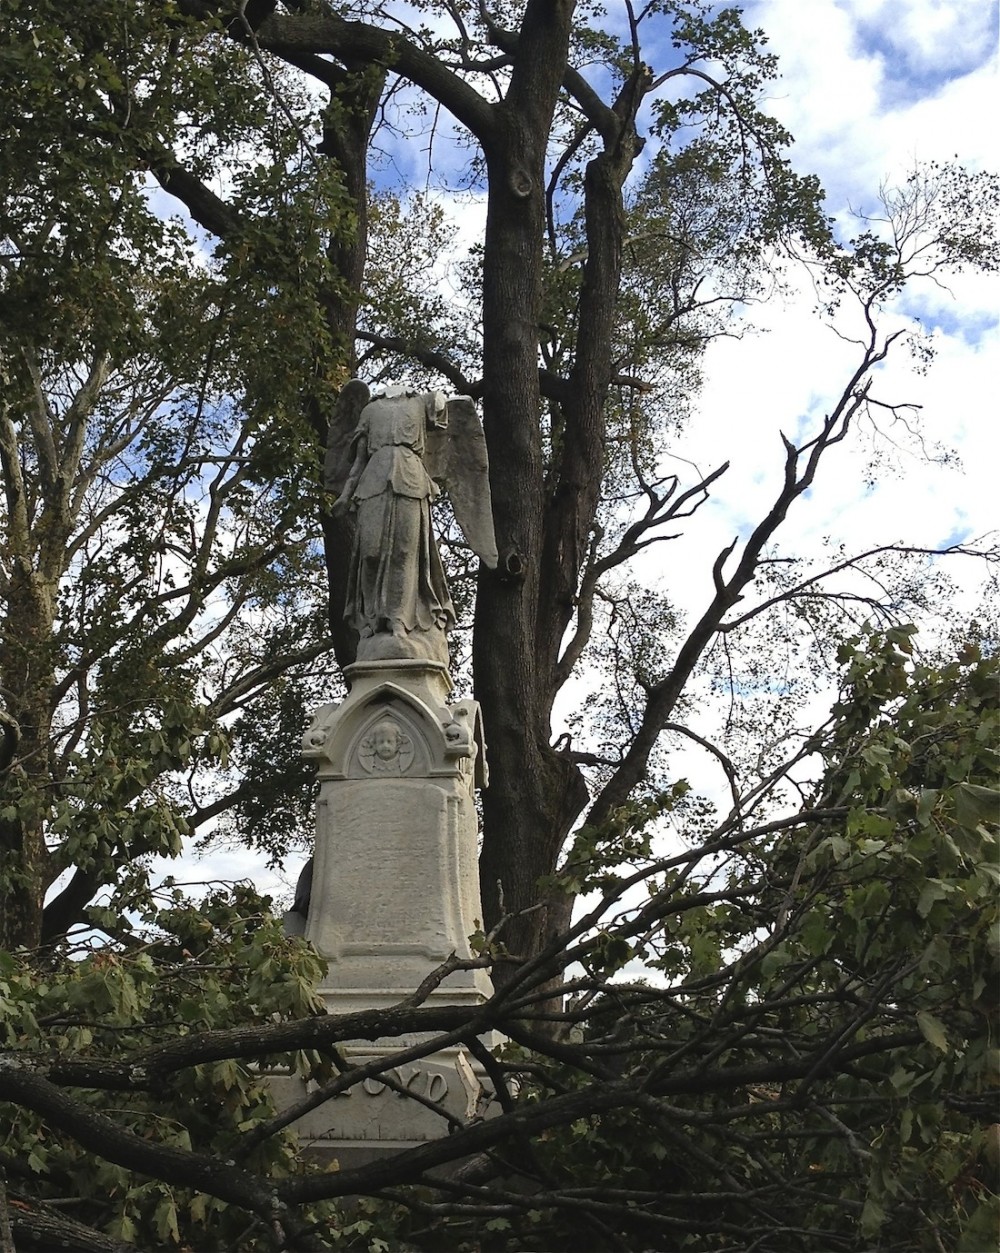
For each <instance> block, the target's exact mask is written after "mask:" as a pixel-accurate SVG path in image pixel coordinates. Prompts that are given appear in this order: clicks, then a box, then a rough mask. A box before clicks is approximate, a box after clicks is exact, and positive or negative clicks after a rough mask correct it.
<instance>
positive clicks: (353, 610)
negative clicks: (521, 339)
mask: <svg viewBox="0 0 1000 1253" xmlns="http://www.w3.org/2000/svg"><path fill="white" fill-rule="evenodd" d="M439 412H441V420H442V421H444V420H445V419H444V417H443V404H442V403H441V399H440V398H439V396H438V394H436V393H429V394H424V395H419V396H412V395H410V396H405V395H404V396H393V397H379V398H378V399H376V400H373V401H371V402H369V403H368V404H367V405H366V406H365V407H364V409H363V410H362V412H361V418H360V421H359V423H358V427H357V430H356V431H355V433H354V437H353V440H352V444H353V445H354V447H355V449H357V448H358V446H359V444H360V443H361V442H362V441H363V442H364V446H365V449H366V455H367V462H366V464H365V466H364V469H363V470H362V472H361V477H360V478H359V479H358V482H357V485H356V486H355V488H354V491H353V493H352V495H353V499H354V502H355V507H356V509H357V531H356V534H355V541H354V549H353V552H352V554H351V565H350V572H349V575H348V588H347V600H346V604H345V608H344V616H345V618H346V619H347V620H348V622H350V623H351V625H352V626H353V627H354V628H355V630H357V632H358V634H359V635H360V636H361V638H362V639H365V638H369V637H371V636H373V635H377V634H380V633H384V632H388V633H390V634H392V635H396V636H400V635H408V634H410V633H411V632H414V631H430V630H432V629H434V628H437V629H438V630H441V631H444V630H448V629H449V628H450V627H451V626H453V625H454V622H455V611H454V608H453V607H452V603H451V596H450V595H449V592H448V584H447V582H446V581H445V575H444V568H443V567H442V565H441V556H440V553H439V552H438V548H437V544H436V543H435V541H434V536H433V534H432V531H431V515H430V502H431V501H432V500H433V499H434V498H435V497H436V496H437V494H438V489H437V487H436V485H435V483H434V481H433V480H432V479H431V477H430V475H429V474H428V473H427V470H426V468H425V467H424V462H423V454H424V447H425V431H426V427H427V423H428V420H430V421H432V422H433V421H434V420H435V417H436V416H437V414H438V413H439Z"/></svg>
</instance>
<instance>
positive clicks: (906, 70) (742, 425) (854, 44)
mask: <svg viewBox="0 0 1000 1253" xmlns="http://www.w3.org/2000/svg"><path fill="white" fill-rule="evenodd" d="M746 21H747V23H748V24H750V25H753V26H760V27H762V28H763V29H764V30H765V31H766V32H767V34H768V37H769V42H770V46H771V48H772V49H773V50H774V51H775V52H776V53H777V54H778V57H779V61H780V65H781V69H782V78H781V80H780V82H778V83H777V84H775V85H774V87H773V89H772V90H771V92H770V107H771V110H772V111H773V113H774V114H775V115H776V116H777V117H778V118H779V120H780V121H782V122H783V123H784V124H785V126H786V127H787V128H788V129H789V130H790V131H791V133H792V134H793V135H794V137H795V140H796V145H795V152H794V159H795V163H796V166H797V168H799V169H800V170H802V171H813V172H815V173H816V174H818V175H819V177H820V180H821V182H822V184H823V186H824V188H825V189H826V192H827V195H828V207H829V210H830V212H831V213H833V214H835V215H836V216H837V217H838V219H839V220H840V221H842V222H843V221H844V220H845V219H846V216H847V213H848V210H849V208H854V209H857V210H860V211H866V210H873V209H876V208H877V194H878V189H879V187H880V186H881V185H882V184H885V183H889V184H892V183H894V182H899V181H900V180H902V179H903V178H905V176H906V174H907V172H908V171H909V170H911V169H912V168H913V167H914V165H915V164H916V163H919V162H927V161H950V160H954V159H955V158H957V159H958V160H959V161H960V162H962V163H963V164H964V165H966V166H967V167H968V168H970V169H972V170H983V169H992V170H998V169H1000V146H998V142H997V128H996V125H995V121H994V119H995V117H996V110H997V105H998V103H1000V101H998V97H997V82H996V47H997V6H996V5H994V4H993V3H991V0H882V2H881V3H879V2H878V0H805V2H803V0H757V2H755V3H750V4H748V5H747V6H746ZM998 309H1000V301H998V287H997V280H996V278H994V277H991V278H979V277H975V278H974V277H968V276H965V277H961V278H959V279H957V280H955V281H953V282H952V283H951V284H950V290H944V289H941V288H937V287H935V286H934V285H932V284H929V283H927V284H924V285H923V286H922V287H917V288H916V289H914V290H913V291H912V292H911V293H909V294H908V295H907V297H906V300H905V302H904V304H903V307H901V308H900V309H899V310H897V312H898V314H900V315H903V314H905V313H907V312H918V313H919V314H920V315H921V316H922V318H923V323H924V326H925V327H927V328H931V329H933V338H934V347H935V357H936V359H935V363H934V365H933V366H932V368H931V370H930V371H929V373H928V374H927V375H926V376H925V377H921V376H919V375H917V374H916V373H915V372H914V371H913V369H912V368H911V367H912V360H911V358H910V357H909V355H908V354H907V353H906V351H905V350H904V351H901V352H899V353H897V354H896V356H895V358H894V359H893V360H891V361H890V362H889V363H888V364H887V367H886V369H885V370H884V371H883V372H882V374H883V376H884V377H882V378H880V379H879V382H878V390H877V392H876V394H878V395H880V396H881V398H883V399H885V400H887V401H893V402H898V401H912V402H914V403H915V404H919V405H921V406H922V409H921V418H922V421H923V427H924V432H925V434H926V436H927V438H928V439H929V440H930V441H937V442H938V443H940V444H942V445H944V446H947V447H954V448H956V449H957V450H958V452H959V454H960V456H961V460H962V467H961V468H959V466H958V465H957V464H956V465H955V466H953V467H952V468H950V469H942V468H941V467H940V466H937V465H928V464H927V463H926V462H924V461H922V460H921V459H920V458H919V457H915V456H913V455H911V454H908V453H907V452H906V450H905V449H901V450H900V453H899V456H898V458H896V462H895V465H893V464H892V463H890V464H889V465H887V466H886V467H885V468H884V472H883V475H882V476H881V478H880V481H879V482H878V483H877V484H876V486H875V487H873V488H867V487H866V486H865V479H866V477H867V476H866V474H865V469H866V463H867V459H868V450H867V449H866V448H864V447H857V448H855V449H846V448H845V449H841V450H837V454H836V457H837V463H836V465H835V466H828V467H827V473H826V478H825V479H824V481H823V482H822V483H821V484H820V485H819V487H818V488H817V490H816V491H815V492H814V493H813V495H812V498H811V499H810V501H808V502H806V507H805V508H804V509H803V510H802V514H801V517H799V518H797V519H796V522H797V526H798V528H801V530H802V531H803V532H804V533H806V534H810V533H811V534H815V535H822V534H829V533H831V530H832V531H833V532H835V533H837V534H838V535H840V536H841V537H842V538H844V539H845V540H846V541H848V542H849V543H851V542H856V543H859V544H862V545H866V544H867V542H868V540H869V539H870V538H872V536H877V537H878V538H885V539H889V540H891V539H896V538H905V539H906V540H908V541H912V542H919V543H922V544H929V545H930V544H940V543H943V542H945V541H946V540H952V541H953V540H954V539H956V538H959V537H960V538H963V539H965V538H968V537H971V536H974V535H978V534H982V533H983V532H985V531H987V530H989V529H991V528H993V527H995V526H997V525H998V524H1000V510H998V507H997V503H996V491H995V487H994V485H993V480H994V476H995V468H996V465H997V462H998V458H997V454H998V452H1000V434H998V432H1000V422H997V420H996V414H995V409H996V402H995V399H994V395H995V392H996V378H997V374H998V365H1000V359H998V347H1000V344H998V320H997V314H998ZM756 320H757V321H758V323H759V324H760V325H761V326H762V327H763V328H764V333H762V334H760V335H756V336H754V337H752V338H750V339H747V340H744V341H742V342H740V343H732V342H728V343H722V344H719V345H717V346H716V347H715V348H714V349H713V350H712V352H711V354H710V356H709V360H708V363H707V369H706V377H707V386H706V388H705V392H704V395H703V397H702V403H701V413H702V415H703V417H704V418H705V419H706V420H705V421H704V422H702V423H700V424H699V427H700V429H701V430H702V431H703V432H704V431H713V430H714V431H715V432H717V431H718V430H719V429H720V427H721V428H723V429H725V431H726V435H727V439H726V444H727V455H731V456H732V459H733V461H734V470H735V471H737V472H738V473H740V474H741V475H742V476H743V477H744V480H745V482H746V489H745V490H744V489H741V490H739V491H733V490H732V489H731V488H727V490H726V493H725V494H726V496H727V497H728V498H730V499H731V500H732V501H733V502H736V501H738V502H739V504H738V506H737V505H735V504H734V505H733V506H732V511H733V514H732V521H734V522H740V521H741V518H740V514H741V511H742V510H748V511H752V509H753V502H754V498H755V496H757V495H758V493H757V492H756V491H755V488H757V489H759V492H760V496H761V498H763V496H766V493H767V490H768V487H769V485H770V483H771V482H772V481H773V475H774V473H776V472H777V468H778V465H777V458H778V455H779V450H778V449H777V446H776V443H775V441H776V438H777V436H776V430H775V428H776V427H777V426H780V427H782V428H783V429H785V430H786V431H788V432H791V431H793V430H795V429H796V428H797V427H798V426H799V424H800V423H801V422H802V421H803V419H807V418H808V415H809V414H812V413H822V412H823V411H825V409H826V408H827V407H828V406H829V404H830V403H832V401H833V399H834V398H835V397H836V395H837V394H838V393H839V391H840V388H841V387H842V385H843V381H844V377H845V376H844V369H845V366H846V365H847V364H848V363H849V362H850V361H851V360H852V359H853V358H852V354H851V352H850V351H849V350H848V349H847V348H846V346H845V345H844V344H843V343H841V342H840V341H839V340H838V339H837V337H836V336H835V335H834V334H833V333H832V332H831V331H830V330H829V329H827V328H826V327H824V326H823V325H822V324H821V323H820V322H819V321H818V320H817V319H816V318H814V317H812V316H811V306H810V302H809V298H808V293H806V295H805V297H804V301H802V302H794V301H793V302H788V303H780V302H776V303H775V304H774V305H773V306H771V307H769V308H767V309H766V310H765V311H764V312H763V316H762V317H759V316H758V317H757V319H756ZM712 443H714V444H715V445H716V447H717V446H718V445H717V440H716V439H715V438H714V437H713V439H712V442H711V443H708V444H706V445H705V446H704V448H702V447H699V444H698V440H697V438H693V439H692V451H693V452H696V453H697V454H698V455H699V456H706V455H708V453H709V452H710V451H711V446H712ZM769 467H771V468H770V469H769ZM831 471H832V472H831ZM734 533H735V532H734Z"/></svg>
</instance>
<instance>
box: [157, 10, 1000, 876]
mask: <svg viewBox="0 0 1000 1253" xmlns="http://www.w3.org/2000/svg"><path fill="white" fill-rule="evenodd" d="M615 3H616V0H608V7H609V9H613V8H614V7H615ZM744 7H745V14H746V17H745V20H746V23H747V24H748V25H750V26H753V27H756V26H759V27H762V28H763V29H764V30H765V31H766V32H767V34H768V37H769V43H770V47H771V49H772V50H773V51H775V52H776V53H777V54H778V56H779V59H780V65H781V69H782V77H781V79H780V80H779V81H778V82H777V83H775V84H773V85H772V87H771V89H770V92H769V96H770V108H771V110H772V111H773V113H774V114H775V115H776V116H777V117H778V118H779V119H780V120H781V121H782V122H783V123H784V124H785V126H786V127H787V128H788V129H789V130H790V131H791V133H792V134H793V135H794V137H795V140H796V147H795V153H794V159H795V164H796V167H797V168H798V169H799V170H800V171H801V172H814V173H816V174H817V175H818V176H819V177H820V180H821V182H822V184H823V186H824V187H825V189H826V191H827V193H828V197H829V202H828V207H829V211H830V212H831V213H833V214H835V215H837V217H838V219H840V220H841V221H843V220H845V216H846V214H847V212H848V210H849V209H850V208H854V209H859V210H861V211H864V210H869V209H874V208H875V207H876V197H877V193H878V189H879V187H880V185H882V184H883V183H886V182H889V183H891V182H892V181H893V180H899V179H901V178H903V177H905V175H906V173H907V172H908V171H909V170H910V169H911V168H912V167H913V166H914V164H915V163H916V162H924V161H930V160H937V161H948V160H953V159H955V158H957V159H958V160H959V161H961V162H962V163H963V164H965V165H966V166H968V167H969V168H970V169H973V170H982V169H992V170H998V169H1000V145H998V141H997V126H996V122H995V118H996V116H997V106H998V104H1000V99H998V93H997V82H996V67H997V5H995V4H994V3H992V0H752V2H750V3H747V4H746V5H745V6H744ZM654 68H655V67H654ZM402 163H403V162H402V158H401V160H400V163H399V164H397V165H396V167H395V168H396V170H397V172H398V171H399V169H400V165H401V164H402ZM468 220H469V218H468V217H467V218H466V221H468ZM907 299H908V302H909V303H908V304H907V306H905V307H903V308H901V309H899V310H897V311H896V312H897V315H898V316H900V317H902V316H904V315H905V314H906V313H907V312H914V311H916V312H919V313H920V314H921V315H922V317H923V318H924V323H925V326H927V327H929V328H931V329H932V330H933V335H934V346H935V362H934V364H933V366H932V367H931V370H930V372H929V373H928V374H927V375H926V376H921V375H918V374H917V373H915V372H914V371H913V369H912V363H911V360H910V358H909V357H908V355H907V354H906V353H905V351H904V352H900V353H899V354H898V355H897V357H896V359H895V360H893V361H892V362H891V363H890V364H889V365H888V366H887V367H886V369H885V370H883V371H882V374H881V377H880V379H879V384H878V394H879V395H881V396H882V397H884V398H885V399H886V400H888V401H892V402H899V401H908V402H913V403H914V404H918V405H920V406H921V410H920V414H921V420H922V423H923V428H924V432H925V434H926V436H927V438H928V439H929V440H930V441H932V442H937V443H939V444H941V445H942V446H945V447H948V448H954V449H955V450H956V451H957V452H958V454H959V457H960V459H961V460H960V462H955V463H953V464H952V465H950V466H947V467H942V466H939V465H933V464H930V463H928V462H927V461H926V460H924V459H923V458H921V457H920V456H918V455H916V454H915V452H914V451H913V450H912V449H910V448H907V447H905V446H904V447H901V448H900V449H899V451H898V452H897V453H895V454H894V455H893V456H891V457H890V458H889V459H888V461H887V462H886V463H885V464H883V465H882V467H881V468H880V470H879V472H878V475H877V477H876V481H875V482H874V484H872V483H871V481H870V478H871V476H870V474H869V462H870V454H871V449H870V447H869V446H868V445H867V444H866V443H865V441H859V442H858V443H857V444H856V445H855V446H853V447H843V446H842V447H841V448H839V449H837V450H835V452H834V453H833V455H832V457H831V461H830V464H829V465H828V466H827V467H826V471H825V475H824V477H823V478H822V480H821V481H820V482H819V484H818V485H817V487H816V489H815V490H814V491H813V492H812V493H811V494H810V498H809V499H808V500H807V501H803V502H800V503H799V504H798V505H797V506H796V513H795V514H794V516H793V518H792V519H791V523H792V534H793V536H794V542H795V547H796V548H797V549H798V550H799V551H810V550H816V551H818V550H819V549H820V547H821V544H822V541H823V537H825V536H831V535H832V536H835V537H837V538H838V539H842V540H843V541H844V542H845V543H846V544H847V545H848V547H855V548H858V549H860V548H865V547H869V546H871V544H872V543H879V542H893V541H897V540H903V541H906V542H909V543H918V544H921V545H927V546H937V545H941V544H944V543H946V542H955V541H956V540H969V539H971V538H974V537H976V536H981V535H983V534H985V533H986V532H988V531H990V530H992V529H994V528H996V527H997V526H998V525H1000V508H998V505H997V491H996V487H995V482H996V476H997V467H998V465H1000V434H998V432H1000V421H998V418H997V412H996V410H997V403H996V399H995V394H996V390H997V382H996V380H997V378H998V377H1000V331H998V319H997V312H998V303H1000V302H998V299H997V283H996V280H995V279H988V280H985V279H980V278H970V277H964V278H961V279H959V280H957V281H955V282H954V283H953V284H951V287H950V290H942V289H938V288H934V287H930V286H928V287H925V288H924V289H923V290H922V291H920V292H918V293H914V294H912V295H911V296H909V297H908V298H907ZM811 307H812V302H811V299H810V293H809V291H808V289H807V288H806V286H805V285H803V289H802V292H801V295H800V298H799V299H797V300H796V299H794V298H791V299H789V300H787V301H782V302H776V303H774V304H772V305H769V306H767V307H766V308H765V309H762V310H759V311H758V312H757V314H756V315H755V320H756V323H757V325H758V328H759V330H758V332H757V333H755V334H753V335H751V336H748V337H745V338H743V339H742V340H739V341H734V340H727V341H722V342H720V343H719V344H717V345H716V346H715V347H713V348H712V350H711V351H710V354H709V358H708V361H707V369H706V386H705V390H704V394H703V396H702V397H701V402H700V404H699V406H698V413H699V419H698V421H697V422H694V423H692V424H691V427H690V430H689V433H688V434H687V435H686V436H685V438H684V441H683V443H682V445H681V446H679V447H678V449H677V451H678V452H679V453H680V454H681V455H683V456H684V457H686V458H689V459H690V460H691V461H693V462H695V463H697V464H698V466H699V467H700V468H701V469H702V470H703V471H704V470H708V469H709V468H711V467H712V466H714V465H716V464H718V461H719V460H720V459H722V458H727V459H729V460H730V461H731V462H732V469H731V470H730V472H729V474H728V475H727V476H726V480H725V482H724V484H722V485H720V490H719V492H718V493H717V495H716V497H715V498H714V499H713V501H712V503H711V505H710V506H709V507H708V508H707V509H706V510H705V511H704V513H703V515H701V516H699V519H698V526H697V528H692V530H691V535H690V537H689V538H688V539H686V540H683V541H679V542H678V545H679V546H678V547H677V548H674V546H673V545H671V546H670V562H671V565H674V568H676V565H675V563H676V562H678V561H682V562H683V563H684V564H685V566H686V567H687V568H689V569H691V570H692V572H693V577H692V580H691V583H690V586H689V587H688V595H689V596H690V602H689V605H688V608H689V609H690V610H691V611H692V612H694V611H696V610H697V609H698V608H699V606H701V605H703V604H704V601H705V598H707V596H708V595H709V589H708V586H707V565H706V560H705V559H706V557H707V556H709V557H710V555H711V554H713V553H714V552H717V551H718V550H719V549H720V548H721V547H723V546H724V545H725V544H726V543H728V542H729V541H730V540H731V539H732V538H733V536H734V535H737V534H739V533H741V531H745V528H746V527H747V525H748V524H750V523H752V521H753V520H754V519H755V518H756V517H759V516H760V513H761V511H762V509H766V504H767V502H768V500H769V499H770V498H771V497H772V496H773V492H774V490H775V487H776V484H777V481H778V475H779V473H780V467H781V447H780V440H779V436H778V431H779V429H784V430H785V431H786V432H788V433H794V432H796V431H799V432H801V431H802V430H804V429H808V426H809V423H810V421H811V420H812V419H813V418H815V416H816V415H821V414H822V413H823V412H825V411H826V410H827V409H828V408H829V406H830V405H831V404H832V403H834V401H835V399H836V397H837V395H838V394H839V392H840V390H841V388H842V387H843V385H844V382H845V379H846V376H847V375H846V371H848V370H849V368H850V364H851V361H852V359H853V358H852V355H851V351H850V350H849V348H848V347H847V346H846V345H845V344H844V342H843V341H842V340H841V339H840V338H838V337H837V335H835V334H834V332H833V331H832V330H831V329H830V328H828V327H826V326H824V325H822V324H821V323H820V322H819V321H818V320H817V319H816V318H814V317H813V316H812V313H811ZM685 545H686V547H685ZM956 575H957V577H958V578H959V581H960V584H961V586H962V588H963V589H964V596H965V600H964V601H963V602H962V608H963V609H964V608H966V607H971V606H973V605H974V603H975V597H976V594H977V592H976V589H977V587H978V586H979V581H980V576H981V571H980V570H979V569H977V568H975V565H974V563H966V564H965V566H964V567H962V568H960V569H956ZM699 580H700V582H699ZM673 587H674V583H673V581H672V582H671V589H672V590H673ZM694 764H695V763H692V765H693V766H694ZM705 782H706V783H708V778H707V777H706V779H705ZM171 869H172V870H173V871H175V872H176V869H177V867H176V866H174V867H172V868H171ZM188 869H189V870H190V871H191V873H190V875H189V876H188V877H191V878H201V877H209V876H218V877H239V876H241V875H243V874H246V873H248V871H249V870H250V866H249V864H248V856H247V854H246V853H245V852H238V853H237V852H234V853H233V854H231V855H230V854H223V853H215V854H213V855H212V857H211V858H210V859H208V860H206V861H205V862H204V863H201V864H200V865H196V866H191V867H188ZM290 869H292V871H293V873H294V867H292V868H290ZM254 877H255V878H257V879H258V881H259V882H260V883H261V886H264V887H266V888H268V889H269V890H277V891H278V892H279V893H280V892H281V891H283V890H286V889H284V888H283V887H282V884H281V881H280V880H278V879H276V878H275V877H274V876H272V875H270V874H269V873H265V872H264V871H263V870H262V869H260V868H259V867H258V868H257V869H256V870H255V875H254Z"/></svg>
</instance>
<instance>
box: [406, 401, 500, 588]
mask: <svg viewBox="0 0 1000 1253" xmlns="http://www.w3.org/2000/svg"><path fill="white" fill-rule="evenodd" d="M426 439H427V446H426V451H425V454H424V462H425V464H426V466H427V472H428V473H429V474H430V476H431V478H432V479H434V480H435V482H437V483H440V484H442V486H444V487H446V488H447V490H448V495H449V496H450V498H451V506H452V509H453V510H454V511H455V520H456V521H457V522H458V525H459V526H460V527H461V528H462V534H463V535H464V536H465V538H466V540H467V541H468V544H469V547H470V548H471V549H472V551H473V552H474V553H475V554H476V555H477V556H478V557H479V559H480V560H481V561H482V562H484V563H485V564H486V565H487V566H489V568H490V569H491V570H493V569H496V565H497V561H498V556H497V540H496V535H495V533H494V530H493V505H492V502H491V500H490V463H489V458H488V457H487V455H486V436H485V435H484V434H483V425H482V423H481V422H480V421H479V414H478V413H476V405H475V402H474V401H472V400H470V399H469V397H468V396H456V397H455V398H454V399H452V400H449V401H448V423H447V425H446V426H442V427H438V428H433V427H432V428H431V429H430V430H429V431H428V432H427V436H426Z"/></svg>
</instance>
